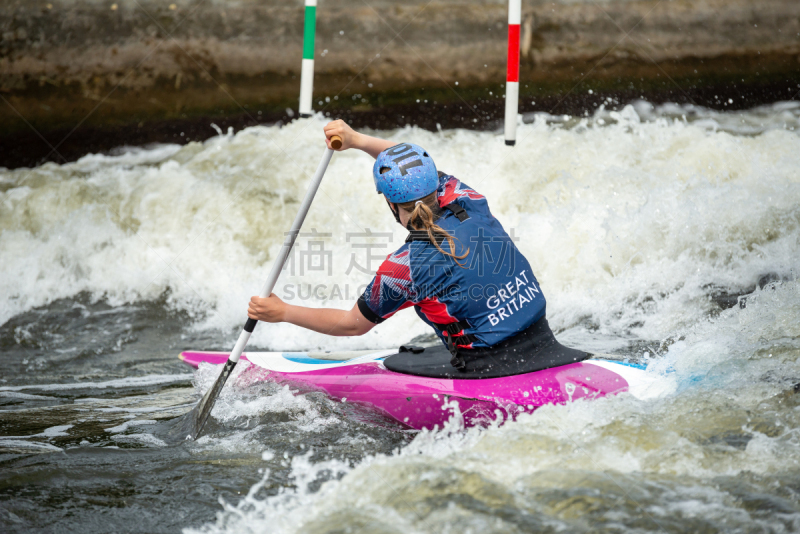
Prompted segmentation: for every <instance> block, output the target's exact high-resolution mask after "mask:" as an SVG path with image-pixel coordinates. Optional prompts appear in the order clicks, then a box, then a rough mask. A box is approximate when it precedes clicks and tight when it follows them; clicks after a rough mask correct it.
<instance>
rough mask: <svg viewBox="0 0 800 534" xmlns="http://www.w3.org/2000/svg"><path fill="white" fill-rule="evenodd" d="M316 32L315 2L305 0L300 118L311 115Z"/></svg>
mask: <svg viewBox="0 0 800 534" xmlns="http://www.w3.org/2000/svg"><path fill="white" fill-rule="evenodd" d="M316 32H317V0H306V16H305V26H304V28H303V67H302V69H301V71H300V116H301V117H310V116H311V114H312V113H313V111H314V110H313V109H312V108H311V97H312V96H313V93H314V36H315V34H316Z"/></svg>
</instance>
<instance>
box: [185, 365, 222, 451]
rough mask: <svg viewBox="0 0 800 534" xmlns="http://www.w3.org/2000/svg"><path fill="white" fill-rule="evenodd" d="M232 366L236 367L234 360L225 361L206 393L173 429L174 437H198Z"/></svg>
mask: <svg viewBox="0 0 800 534" xmlns="http://www.w3.org/2000/svg"><path fill="white" fill-rule="evenodd" d="M234 367H236V362H232V361H230V360H228V361H226V362H225V365H224V366H223V368H222V372H221V373H220V374H219V376H218V377H217V380H216V381H215V382H214V385H213V386H211V389H209V390H208V391H206V394H205V395H203V398H202V399H200V402H198V403H197V406H195V407H194V408H192V411H191V412H189V413H187V414H186V415H184V416H183V420H182V421H181V423H180V425H178V426H177V427H176V428H175V430H173V433H174V435H175V437H176V438H179V439H182V440H183V439H187V438H191V439H197V438H199V437H200V434H201V433H202V432H203V427H204V426H206V421H208V417H209V416H210V415H211V410H212V409H213V408H214V404H215V403H216V402H217V397H219V394H220V392H221V391H222V387H223V386H224V385H225V382H226V381H227V380H228V377H229V376H230V374H231V373H232V372H233V368H234Z"/></svg>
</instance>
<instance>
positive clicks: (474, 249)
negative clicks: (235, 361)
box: [248, 120, 588, 377]
mask: <svg viewBox="0 0 800 534" xmlns="http://www.w3.org/2000/svg"><path fill="white" fill-rule="evenodd" d="M324 132H325V136H326V138H327V139H328V141H327V142H328V146H329V147H330V138H331V136H333V135H338V136H339V137H341V139H342V146H341V148H340V149H339V150H348V149H351V148H356V149H359V150H362V151H364V152H366V153H367V154H369V155H370V156H372V157H373V158H375V164H374V166H373V178H374V181H375V187H376V189H377V191H378V193H379V194H381V195H383V198H384V201H385V202H386V203H387V204H388V207H389V209H390V210H391V211H392V214H393V215H394V218H395V220H396V221H397V222H398V223H399V224H401V225H402V226H403V227H405V228H407V229H408V230H409V232H410V233H409V237H408V239H407V240H406V242H405V243H404V244H403V245H402V246H401V247H400V248H399V249H397V250H396V251H395V252H393V253H391V254H389V255H388V257H387V258H386V260H385V261H384V262H383V264H382V265H381V266H380V268H379V269H378V271H377V273H376V275H375V277H374V278H373V280H372V282H371V283H370V284H369V285H368V286H367V289H366V290H365V291H364V294H363V295H361V297H360V298H359V299H358V302H357V303H356V305H355V306H353V308H352V309H351V310H349V311H345V310H336V309H329V308H325V309H323V308H308V307H304V306H296V305H292V304H287V303H285V302H283V301H282V300H281V299H280V298H278V297H277V296H276V295H275V294H272V295H270V296H269V297H267V298H260V297H257V296H255V297H253V298H252V299H251V300H250V306H249V309H248V316H249V317H250V318H253V319H258V320H259V321H266V322H272V323H275V322H288V323H292V324H294V325H297V326H301V327H303V328H307V329H310V330H313V331H315V332H320V333H323V334H329V335H334V336H358V335H362V334H365V333H366V332H368V331H370V330H371V329H372V328H373V327H374V326H375V325H377V324H379V323H381V322H383V321H384V320H386V319H388V318H389V317H391V316H392V315H394V314H395V313H396V312H397V311H399V310H402V309H404V308H408V307H410V306H414V308H415V310H416V312H417V314H418V315H419V317H420V318H421V319H422V320H423V321H425V322H426V323H427V324H428V325H430V326H431V327H432V328H433V329H434V331H435V332H436V334H437V335H438V336H439V338H440V339H441V341H442V342H443V344H444V346H445V347H447V351H448V353H449V354H448V360H449V364H450V365H449V366H446V367H447V368H446V369H440V368H441V367H442V366H441V365H434V366H433V367H431V368H430V369H427V370H425V371H421V372H414V371H419V365H421V364H419V362H417V364H414V360H413V359H412V360H409V359H408V358H404V359H400V360H398V361H400V362H401V367H403V366H407V365H411V367H413V369H412V370H411V371H407V372H412V373H413V374H423V375H427V376H439V375H440V374H441V375H442V376H450V375H452V374H454V373H455V374H457V375H458V376H471V375H474V376H476V377H484V376H504V375H507V374H519V373H524V372H532V371H534V370H538V369H540V368H544V367H552V366H554V365H559V364H561V363H571V362H574V361H579V360H582V359H584V358H585V357H588V354H586V353H583V352H580V351H575V350H573V349H567V348H566V347H563V346H561V345H560V344H559V343H558V342H557V341H556V340H555V337H554V336H553V333H552V331H551V330H550V327H549V326H548V324H547V319H546V318H545V307H546V302H545V297H544V294H543V293H542V291H541V288H540V287H539V283H538V281H537V280H536V277H535V276H534V274H533V269H531V266H530V264H529V263H528V260H527V259H525V257H524V256H523V255H522V254H521V253H520V251H519V249H518V248H517V247H516V246H515V244H514V242H513V240H512V239H511V238H510V237H509V235H508V234H507V233H506V231H505V230H504V229H503V227H502V225H501V224H500V222H499V221H498V220H497V219H496V218H495V217H494V216H493V215H492V214H491V212H490V211H489V205H488V203H487V201H486V198H485V197H484V196H483V195H481V194H479V193H478V192H476V191H475V190H473V189H471V188H470V187H468V186H467V185H465V184H464V183H462V182H461V181H459V180H458V179H457V178H455V177H453V176H450V175H448V174H445V173H443V172H440V171H438V170H437V168H436V165H435V164H434V161H433V158H432V157H431V156H430V155H429V154H428V153H427V152H426V151H425V150H424V149H423V148H422V147H419V146H417V145H414V144H411V143H397V142H395V141H388V140H384V139H378V138H376V137H370V136H368V135H365V134H362V133H359V132H356V131H355V130H353V129H352V128H351V127H350V126H348V125H347V124H346V123H345V122H344V121H341V120H337V121H333V122H330V123H328V124H327V125H326V126H325V127H324ZM412 351H413V349H412ZM429 352H430V351H429ZM426 356H427V355H426ZM420 361H423V362H426V363H425V365H428V364H430V362H431V361H432V360H431V359H430V358H428V359H426V360H420ZM387 362H388V360H387ZM409 362H410V363H409ZM414 365H416V367H414ZM428 367H430V365H428ZM399 370H400V371H404V369H399ZM456 370H457V371H456Z"/></svg>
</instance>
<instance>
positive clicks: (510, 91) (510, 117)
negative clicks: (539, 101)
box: [506, 0, 522, 146]
mask: <svg viewBox="0 0 800 534" xmlns="http://www.w3.org/2000/svg"><path fill="white" fill-rule="evenodd" d="M521 18H522V0H508V68H507V71H506V73H507V74H506V145H508V146H514V144H515V143H516V142H517V111H518V109H519V23H520V19H521Z"/></svg>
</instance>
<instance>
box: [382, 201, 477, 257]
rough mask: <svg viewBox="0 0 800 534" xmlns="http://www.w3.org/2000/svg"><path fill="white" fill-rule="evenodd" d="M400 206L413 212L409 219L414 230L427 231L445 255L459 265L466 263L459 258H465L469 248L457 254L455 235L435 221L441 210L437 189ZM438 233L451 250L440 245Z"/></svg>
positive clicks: (431, 239)
mask: <svg viewBox="0 0 800 534" xmlns="http://www.w3.org/2000/svg"><path fill="white" fill-rule="evenodd" d="M398 207H399V208H400V209H402V210H404V211H406V212H407V213H410V214H411V216H410V217H409V220H408V221H409V224H410V225H411V228H413V229H414V230H425V231H427V232H428V238H429V239H430V241H431V243H433V246H435V247H436V248H437V249H438V250H439V252H441V253H442V254H444V255H445V256H450V257H451V258H453V260H455V262H456V264H458V266H459V267H464V265H463V264H462V263H460V262H459V261H458V260H463V259H464V258H466V257H467V254H469V248H468V249H467V251H466V252H464V254H462V255H461V256H457V255H456V242H455V239H454V238H453V236H451V235H450V234H449V233H448V232H447V231H446V230H445V229H444V228H442V227H441V226H439V225H438V224H436V223H435V222H434V221H435V220H436V218H437V217H438V216H437V215H434V214H438V213H439V212H440V211H441V208H440V207H439V199H438V197H437V195H436V191H434V192H433V193H431V194H430V195H428V196H425V197H422V198H421V199H419V200H412V201H410V202H403V203H402V204H398ZM436 234H439V235H441V236H443V237H444V239H445V240H447V243H448V244H449V245H450V252H447V251H446V250H444V249H443V248H442V247H441V246H440V245H439V240H437V239H436Z"/></svg>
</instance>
